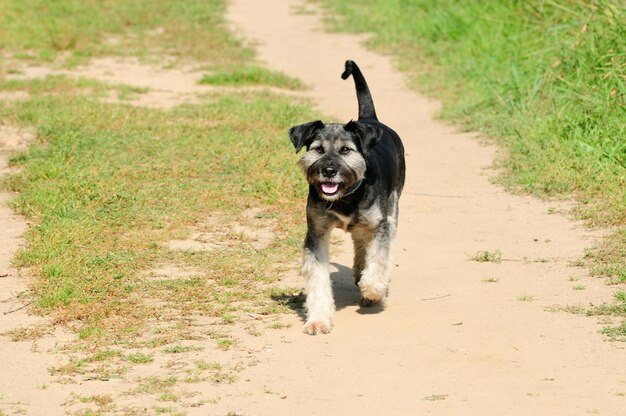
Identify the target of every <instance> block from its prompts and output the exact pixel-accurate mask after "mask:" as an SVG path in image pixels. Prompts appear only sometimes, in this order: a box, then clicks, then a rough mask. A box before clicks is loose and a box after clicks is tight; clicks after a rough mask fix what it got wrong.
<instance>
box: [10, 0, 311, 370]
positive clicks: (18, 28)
mask: <svg viewBox="0 0 626 416" xmlns="http://www.w3.org/2000/svg"><path fill="white" fill-rule="evenodd" d="M144 3H145V4H144ZM147 4H148V2H141V1H139V2H138V1H130V0H126V1H124V0H119V1H106V2H76V1H71V0H67V1H55V2H52V3H50V2H41V1H24V2H15V1H1V2H0V51H1V52H2V53H3V56H4V61H3V68H5V71H4V72H0V91H4V92H5V93H11V92H13V93H14V92H22V93H27V94H28V95H27V96H28V97H29V98H27V99H20V100H16V101H2V102H0V119H1V120H2V122H3V123H4V124H8V125H13V126H24V127H31V128H34V129H35V130H36V136H37V138H36V141H35V143H33V144H32V145H31V146H30V147H29V149H28V150H27V151H26V152H23V153H21V154H18V155H16V156H15V157H13V159H12V160H11V164H12V165H13V166H15V167H18V168H20V169H21V173H19V174H16V175H13V176H10V177H8V178H6V179H5V180H4V182H3V187H4V188H5V189H8V190H11V191H17V192H19V196H18V197H17V198H16V199H15V200H14V202H13V207H14V208H15V209H16V210H17V211H18V212H20V213H22V214H24V215H26V216H27V218H29V219H31V220H32V221H33V222H34V225H33V226H32V227H31V228H30V230H29V231H28V233H27V235H26V239H27V241H28V246H27V247H26V248H24V249H23V250H21V251H20V252H19V255H18V256H17V259H16V265H17V266H18V267H20V268H24V269H28V270H29V271H30V273H31V274H33V275H34V283H33V287H32V288H33V289H34V303H33V304H34V305H35V306H36V307H37V308H39V309H40V310H41V311H43V312H46V313H50V314H51V315H52V316H53V317H54V319H55V320H56V321H57V322H64V323H70V324H71V325H72V326H75V327H76V328H77V330H78V331H79V334H80V336H81V338H83V339H89V338H94V339H102V340H104V339H116V338H120V337H128V336H129V335H133V334H134V335H141V334H142V333H143V331H144V328H143V325H144V323H145V321H146V319H149V318H151V317H152V318H154V317H155V316H158V315H159V314H160V313H162V312H161V311H162V310H163V308H164V306H163V305H166V306H167V307H168V308H174V309H175V310H176V311H178V313H179V314H180V315H189V314H194V313H195V314H202V315H205V316H211V317H217V318H220V317H221V318H222V319H223V320H224V322H225V323H232V322H233V321H235V320H236V319H237V316H236V312H237V311H242V310H248V311H253V312H255V313H271V312H273V311H276V310H280V308H281V304H280V302H278V303H277V302H275V301H274V300H273V299H272V296H274V297H276V296H275V295H277V294H278V295H280V293H278V292H277V289H272V288H271V286H270V285H267V283H270V282H273V281H274V280H275V279H276V278H277V277H278V276H280V275H281V273H283V272H284V270H285V269H286V268H287V265H286V263H287V262H288V261H292V260H293V259H294V258H297V252H298V251H299V247H300V244H301V241H300V240H301V236H302V235H303V232H304V230H303V228H302V227H303V226H302V225H301V221H299V220H300V217H301V215H302V207H301V206H300V205H301V204H302V203H303V202H302V201H303V200H304V195H305V194H304V193H305V191H306V187H305V186H303V183H302V179H301V175H300V174H299V172H298V170H297V169H295V168H294V162H295V156H294V155H293V148H292V147H291V144H290V142H289V140H288V138H287V136H286V131H287V130H288V128H289V126H291V125H293V124H295V123H296V122H297V121H299V120H302V119H308V118H312V117H314V115H313V114H312V112H311V110H310V109H309V107H308V106H307V105H306V103H304V101H299V100H298V99H296V98H293V97H289V98H286V97H285V96H281V95H277V94H273V93H270V92H267V91H262V90H255V91H256V92H237V91H235V90H229V92H228V93H220V92H216V93H211V94H208V96H204V97H201V102H200V103H198V104H194V105H191V104H185V105H180V106H177V107H174V108H173V109H171V110H167V109H158V108H154V109H153V108H144V107H134V106H132V105H126V104H124V103H110V102H105V101H103V100H102V98H103V97H105V98H106V97H108V96H109V95H110V93H112V92H113V93H116V94H117V95H118V96H128V95H141V94H143V93H147V92H148V91H147V90H146V89H145V88H143V89H142V88H134V87H132V86H126V85H109V84H105V83H102V82H99V81H96V80H91V79H84V78H81V79H75V78H69V77H65V76H48V77H46V78H43V79H32V80H31V79H26V80H16V79H11V77H9V76H8V75H11V74H13V73H14V72H15V71H14V70H13V69H12V68H14V67H19V65H15V64H16V63H20V62H26V63H37V64H45V65H49V66H54V67H64V68H71V67H73V66H74V65H77V64H80V63H86V62H88V60H89V58H91V57H97V56H106V55H122V56H134V57H139V58H140V59H141V60H142V61H145V62H151V63H154V62H159V61H160V60H162V58H163V57H171V56H175V57H177V58H178V59H180V62H197V63H201V64H202V67H203V68H206V69H207V70H208V71H209V72H210V74H209V75H207V76H205V77H204V79H202V80H201V81H200V82H202V83H210V84H212V85H234V86H238V85H256V86H260V87H263V86H273V87H281V88H286V89H290V90H293V89H301V88H302V85H301V84H300V83H299V82H298V81H297V80H293V79H291V78H288V77H286V76H284V75H282V74H277V73H274V72H272V71H268V70H266V69H263V68H260V67H259V66H258V65H256V64H255V63H254V61H253V59H252V57H253V52H252V51H250V50H247V49H245V48H243V47H242V46H241V45H240V44H239V43H238V42H237V41H236V40H235V39H234V38H233V37H232V36H231V35H230V33H229V32H228V31H227V30H226V29H225V27H224V24H223V22H222V17H221V16H222V13H223V7H224V4H223V2H217V1H214V2H205V1H202V2H201V1H193V0H191V1H184V2H167V1H157V2H149V5H150V7H145V6H146V5H147ZM42 10H45V11H46V13H45V14H41V11H42ZM144 10H147V11H148V12H146V13H144V12H143V11H144ZM140 11H141V12H140ZM42 19H43V20H42ZM18 72H19V71H18ZM14 75H15V74H14ZM17 75H19V73H18V74H17ZM251 178H254V180H251ZM250 209H254V210H253V211H251V212H253V216H252V217H250V214H246V212H248V211H250ZM278 218H280V221H278ZM258 222H261V223H263V224H264V225H266V226H268V227H270V228H271V232H272V238H271V241H269V242H268V244H266V245H264V246H263V247H259V248H256V249H251V248H250V241H249V240H250V239H249V238H247V237H246V235H245V228H243V230H244V231H241V229H242V227H246V225H250V224H251V223H255V224H256V223H258ZM235 225H237V226H239V231H238V230H237V229H235V228H233V227H234V226H235ZM252 226H254V224H252ZM197 232H202V233H205V234H206V235H209V236H211V237H212V239H215V240H216V243H218V246H219V247H218V249H217V250H209V251H203V250H198V251H178V250H172V249H170V248H169V247H168V245H167V244H166V242H168V241H170V240H184V239H186V238H189V237H190V235H192V234H193V233H197ZM220 239H221V240H223V241H218V240H220ZM160 264H167V265H169V266H170V267H171V266H175V267H179V268H181V269H190V270H192V271H194V272H193V273H192V275H191V276H188V278H184V279H176V280H173V279H170V280H168V279H147V278H145V276H144V273H145V272H146V271H147V270H150V269H151V268H154V267H157V266H159V265H160ZM131 361H132V360H131Z"/></svg>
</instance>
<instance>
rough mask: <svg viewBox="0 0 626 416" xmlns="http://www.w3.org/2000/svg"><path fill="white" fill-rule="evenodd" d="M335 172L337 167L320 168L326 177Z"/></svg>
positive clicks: (331, 175)
mask: <svg viewBox="0 0 626 416" xmlns="http://www.w3.org/2000/svg"><path fill="white" fill-rule="evenodd" d="M336 174H337V169H335V168H331V167H326V168H322V175H324V176H325V177H326V178H332V177H333V176H335V175H336Z"/></svg>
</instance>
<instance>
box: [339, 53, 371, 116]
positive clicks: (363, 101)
mask: <svg viewBox="0 0 626 416" xmlns="http://www.w3.org/2000/svg"><path fill="white" fill-rule="evenodd" d="M350 75H352V78H354V86H355V88H356V98H357V100H358V101H359V120H362V119H374V120H378V117H376V110H375V109H374V101H372V94H371V93H370V89H369V87H368V86H367V82H365V78H363V74H362V73H361V70H360V69H359V67H358V66H357V64H356V63H355V62H354V61H350V60H348V61H346V70H345V71H343V74H341V78H343V79H348V77H349V76H350Z"/></svg>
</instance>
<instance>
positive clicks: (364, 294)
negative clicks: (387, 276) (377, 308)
mask: <svg viewBox="0 0 626 416" xmlns="http://www.w3.org/2000/svg"><path fill="white" fill-rule="evenodd" d="M359 289H361V306H372V305H373V304H375V303H379V302H380V301H381V300H383V298H384V297H385V295H386V294H387V288H386V287H385V286H374V285H368V284H367V283H366V282H364V281H363V280H361V281H360V282H359Z"/></svg>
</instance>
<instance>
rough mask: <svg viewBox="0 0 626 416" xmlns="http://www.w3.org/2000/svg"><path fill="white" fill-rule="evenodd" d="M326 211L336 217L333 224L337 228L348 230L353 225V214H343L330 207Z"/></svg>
mask: <svg viewBox="0 0 626 416" xmlns="http://www.w3.org/2000/svg"><path fill="white" fill-rule="evenodd" d="M328 212H329V213H330V214H332V215H333V216H334V217H335V218H337V221H336V224H335V225H336V227H337V228H341V229H342V230H344V231H350V229H351V228H352V227H353V226H354V215H345V214H342V213H341V212H337V211H334V210H332V209H331V210H328Z"/></svg>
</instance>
